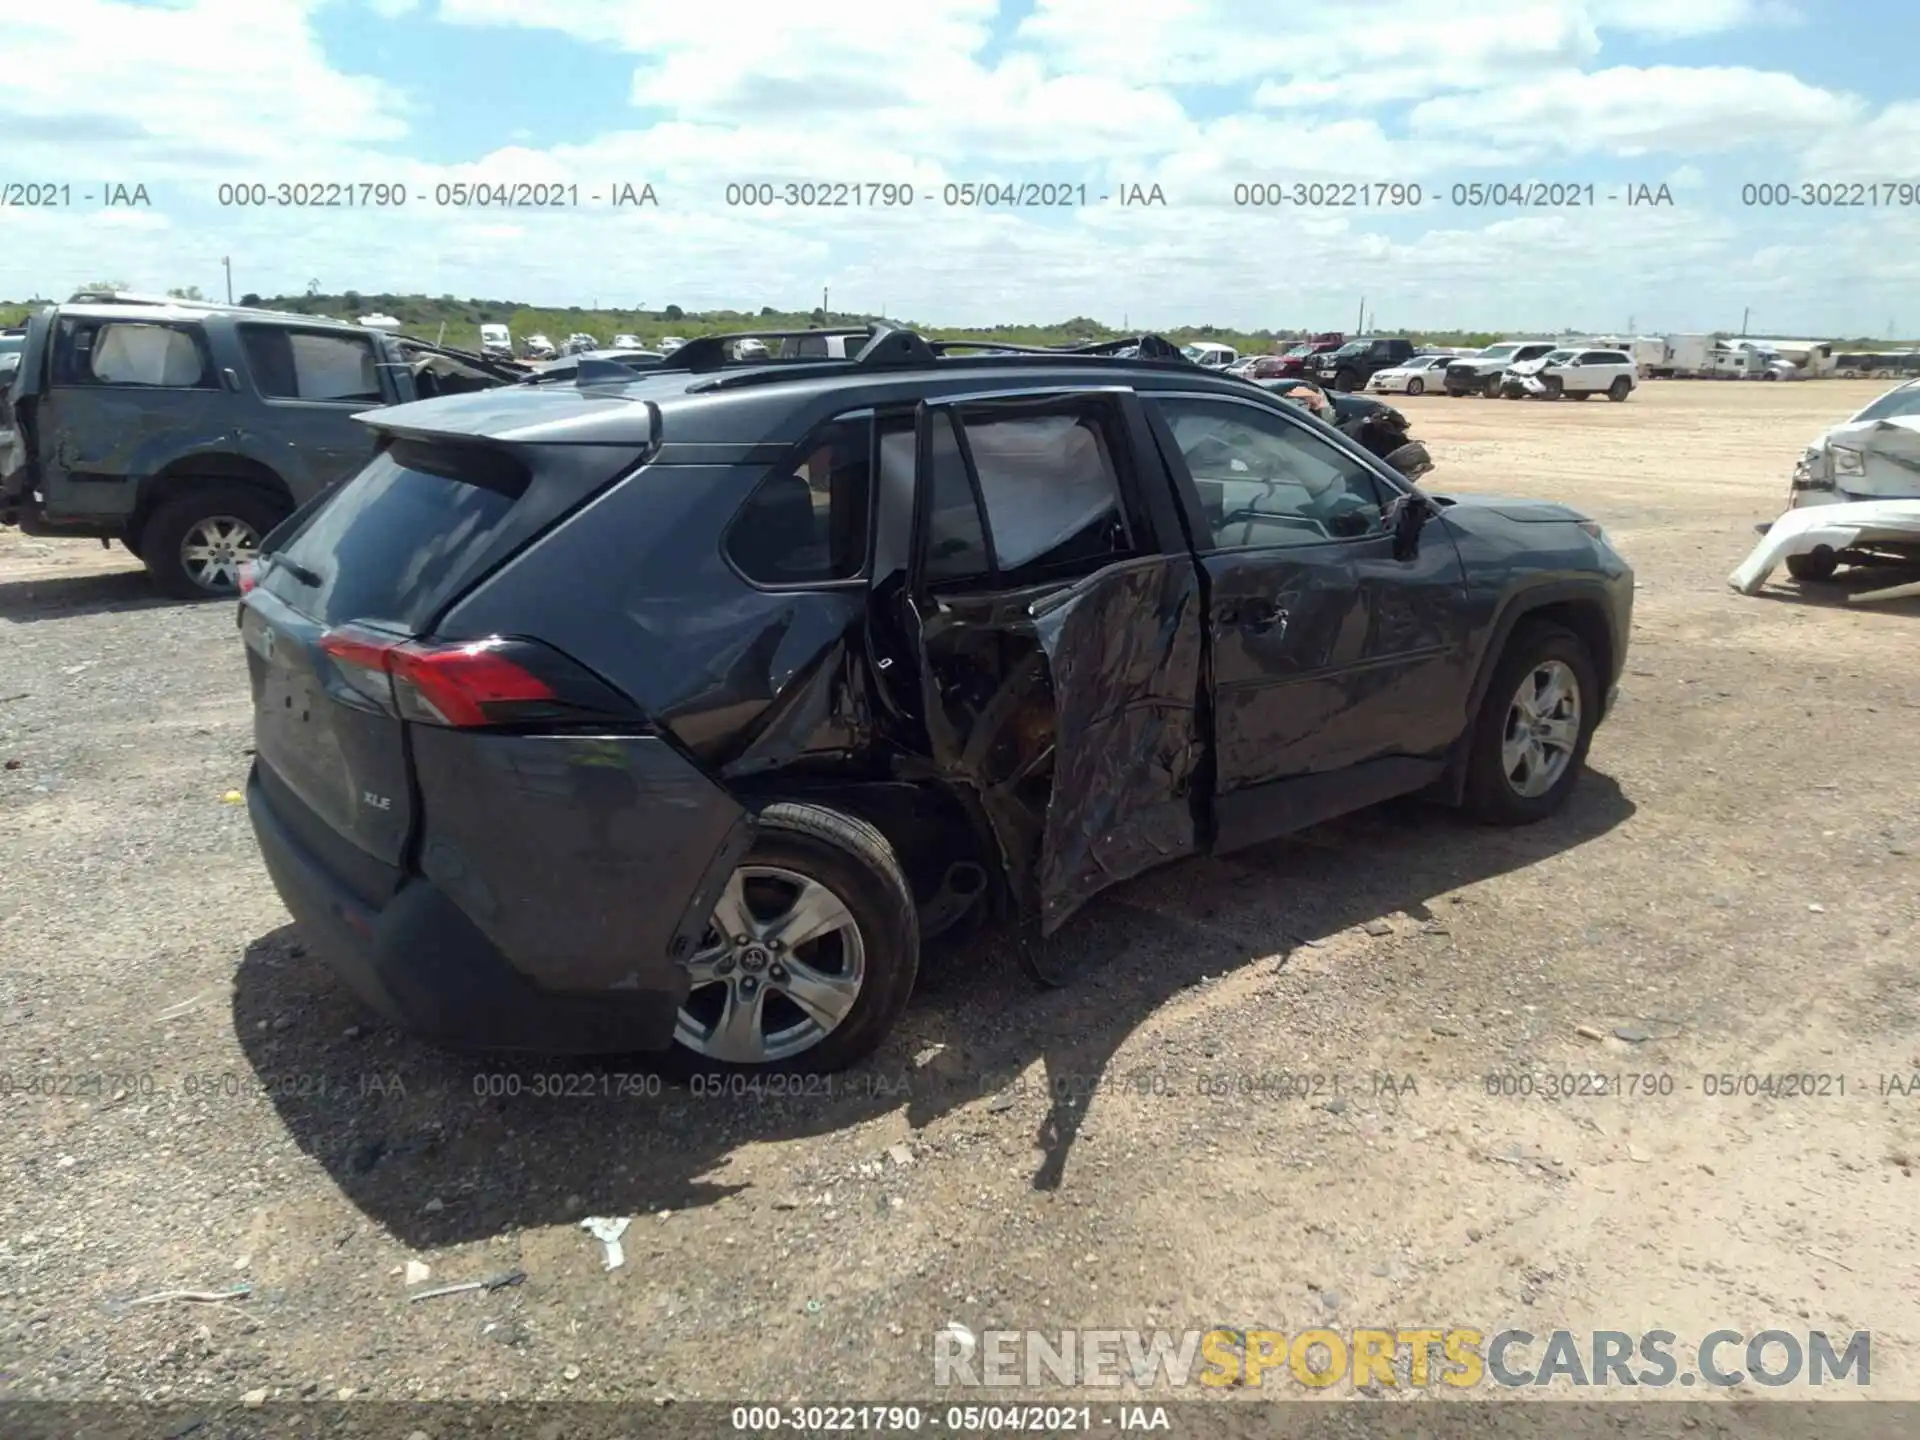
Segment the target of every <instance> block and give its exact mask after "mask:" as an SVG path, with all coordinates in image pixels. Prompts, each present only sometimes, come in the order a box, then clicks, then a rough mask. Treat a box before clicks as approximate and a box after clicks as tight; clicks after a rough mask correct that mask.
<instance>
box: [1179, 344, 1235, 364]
mask: <svg viewBox="0 0 1920 1440" xmlns="http://www.w3.org/2000/svg"><path fill="white" fill-rule="evenodd" d="M1180 353H1181V354H1182V355H1184V356H1186V357H1187V359H1189V360H1191V361H1192V362H1193V363H1194V364H1196V365H1198V366H1200V367H1201V368H1202V369H1203V370H1224V369H1226V368H1227V367H1228V366H1229V365H1231V364H1233V363H1234V362H1235V361H1236V360H1238V359H1239V358H1240V352H1239V351H1238V350H1236V349H1234V348H1233V346H1231V345H1215V344H1212V343H1208V344H1204V345H1182V346H1181V347H1180Z"/></svg>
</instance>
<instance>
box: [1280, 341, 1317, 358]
mask: <svg viewBox="0 0 1920 1440" xmlns="http://www.w3.org/2000/svg"><path fill="white" fill-rule="evenodd" d="M1313 349H1314V347H1313V342H1312V341H1310V340H1309V341H1308V342H1307V343H1306V344H1304V345H1296V346H1294V347H1293V348H1292V349H1291V350H1289V351H1287V352H1286V353H1287V354H1289V355H1311V354H1313Z"/></svg>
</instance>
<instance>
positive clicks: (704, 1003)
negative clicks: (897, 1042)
mask: <svg viewBox="0 0 1920 1440" xmlns="http://www.w3.org/2000/svg"><path fill="white" fill-rule="evenodd" d="M735 875H736V877H737V878H736V881H735V884H734V886H730V887H729V891H730V894H732V895H734V896H736V897H742V900H743V904H744V905H745V907H746V909H747V911H748V912H749V913H748V915H747V919H748V920H749V921H750V922H751V923H752V924H753V925H754V926H755V927H758V928H757V930H756V933H754V934H752V935H749V937H748V938H749V940H750V941H751V942H752V943H750V944H749V945H748V946H745V947H740V946H737V945H728V944H725V943H720V944H718V945H716V941H722V942H724V940H725V939H738V938H739V937H737V936H736V937H719V936H718V934H717V931H714V932H709V934H708V936H707V937H706V938H705V940H703V942H702V948H701V951H699V952H697V953H696V955H695V958H694V960H693V961H692V962H689V965H690V968H693V969H694V972H695V976H696V980H695V985H694V989H693V990H692V992H691V993H690V994H689V995H688V997H687V1003H686V1005H685V1006H683V1007H682V1009H681V1012H680V1021H679V1025H678V1027H677V1028H676V1033H675V1058H676V1060H677V1061H678V1062H679V1064H680V1065H681V1066H682V1067H684V1068H688V1069H691V1070H693V1071H696V1072H706V1073H723V1074H727V1073H730V1074H746V1075H782V1074H822V1073H827V1072H830V1071H835V1070H844V1069H845V1068H847V1067H848V1066H849V1065H853V1064H855V1063H857V1062H858V1061H861V1060H864V1059H865V1058H866V1057H867V1056H869V1055H871V1054H872V1053H873V1052H874V1051H875V1050H876V1049H878V1048H879V1046H880V1043H881V1042H882V1041H883V1040H884V1039H886V1037H887V1033H888V1032H889V1031H890V1030H892V1028H893V1026H894V1023H895V1022H896V1021H897V1020H898V1019H899V1018H900V1015H901V1012H903V1011H904V1010H905V1009H906V1006H907V1000H908V998H909V997H910V996H911V995H912V994H913V983H914V979H915V976H916V975H917V973H918V971H919V964H920V927H919V916H918V913H917V911H916V909H915V907H914V901H913V891H912V889H911V888H910V887H909V885H908V883H907V878H906V874H905V872H904V871H902V869H901V867H900V862H899V860H898V858H897V857H896V856H895V855H894V852H893V847H892V846H891V845H890V844H888V843H887V839H886V837H885V836H884V835H882V834H881V833H880V832H879V831H878V830H876V829H875V828H874V827H873V826H871V825H869V824H867V823H866V822H865V821H864V820H856V819H855V818H853V817H852V816H850V815H846V814H843V813H841V812H840V811H837V810H828V809H825V808H823V807H821V806H818V805H805V804H798V803H780V804H773V805H769V806H767V807H766V808H765V809H764V810H762V811H761V812H760V815H759V833H758V835H757V836H756V837H755V839H754V843H753V848H752V849H751V850H749V851H748V852H747V855H746V857H745V858H744V859H743V860H742V861H741V862H740V865H739V868H738V869H737V870H736V871H735ZM779 877H788V878H786V879H781V878H779ZM795 880H798V881H801V882H803V883H804V884H805V885H808V886H811V887H817V890H806V891H803V892H802V893H805V894H809V895H814V896H815V897H816V898H815V901H814V903H815V904H816V905H824V906H826V908H827V911H830V912H831V913H833V914H835V915H836V916H839V917H843V924H842V925H841V926H840V928H837V929H835V930H832V931H828V932H825V933H824V934H823V935H821V936H819V937H818V938H816V939H812V940H808V941H804V942H802V943H801V944H800V945H799V946H797V947H794V948H790V949H783V948H780V946H779V938H778V925H779V922H780V921H781V920H782V919H783V918H784V917H783V916H782V915H781V914H780V913H779V908H780V905H781V903H782V896H783V892H784V890H785V889H786V888H791V886H792V882H793V881H795ZM743 886H744V888H741V887H743ZM755 887H759V888H758V889H757V890H756V888H755ZM819 892H824V894H825V897H826V899H825V900H822V899H820V898H819ZM831 902H837V904H838V909H837V910H834V909H833V908H832V903H831ZM727 903H728V902H726V901H723V902H722V907H721V908H723V909H725V908H727ZM789 913H791V914H798V913H799V912H798V911H791V912H789ZM814 913H823V912H814ZM762 917H766V921H765V922H764V923H763V919H762ZM849 931H851V933H852V937H853V938H852V939H851V940H849V939H848V938H847V936H848V932H849ZM828 942H831V944H832V953H831V954H828V953H826V952H825V951H823V950H822V949H821V948H818V947H821V946H825V945H827V944H828ZM721 952H724V958H725V962H726V963H724V964H723V963H722V962H721V961H706V962H704V963H703V960H702V956H703V955H715V954H720V953H721ZM702 976H705V977H707V978H705V979H701V978H700V977H702ZM823 979H824V980H831V981H836V982H839V983H838V988H839V992H840V998H841V999H850V1003H849V1004H847V1005H846V1007H845V1008H844V1009H843V1010H842V1011H841V1012H840V1013H839V1014H838V1016H837V1018H834V1019H833V1020H832V1023H831V1024H823V1022H822V1021H821V1020H820V1018H819V1014H818V1012H817V1011H816V1010H815V1009H814V1008H812V1006H809V1007H808V1008H802V1007H801V1006H800V1005H799V1004H798V1003H796V1001H795V1000H794V999H793V998H792V997H793V995H794V994H796V993H810V994H811V995H813V996H815V997H819V996H821V995H824V994H826V993H827V991H826V989H825V987H824V986H822V985H821V981H822V980H823ZM849 982H851V983H849ZM803 986H804V987H806V989H805V990H804V991H803V988H802V987H803ZM755 997H757V998H755ZM776 997H777V998H776ZM815 1003H818V1001H817V1000H816V1002H815ZM742 1004H746V1005H750V1006H752V1024H751V1027H750V1030H751V1037H752V1040H753V1042H754V1043H755V1044H757V1045H758V1046H759V1048H760V1050H761V1053H762V1055H763V1056H764V1057H765V1058H758V1059H754V1058H747V1056H746V1054H745V1053H727V1052H728V1050H729V1048H730V1047H729V1046H728V1045H727V1044H726V1043H725V1041H724V1040H723V1039H722V1038H721V1037H720V1035H719V1031H720V1023H721V1018H722V1017H723V1016H724V1014H725V1013H726V1012H727V1011H728V1010H729V1009H731V1008H732V1007H734V1006H739V1005H742ZM809 1022H810V1023H811V1024H812V1025H813V1026H814V1028H815V1030H816V1031H817V1032H818V1033H814V1034H811V1035H809V1034H808V1033H807V1032H806V1031H805V1027H806V1025H807V1024H808V1023H809ZM796 1024H797V1025H798V1026H799V1027H800V1028H799V1030H797V1031H796V1029H795V1026H796ZM783 1035H785V1036H788V1037H789V1038H787V1039H786V1040H785V1041H781V1037H782V1036H783Z"/></svg>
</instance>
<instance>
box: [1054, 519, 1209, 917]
mask: <svg viewBox="0 0 1920 1440" xmlns="http://www.w3.org/2000/svg"><path fill="white" fill-rule="evenodd" d="M1203 608H1204V598H1203V596H1202V593H1201V588H1200V573H1199V568H1198V566H1197V565H1195V563H1194V561H1193V558H1192V557H1191V556H1189V555H1179V556H1153V557H1151V558H1149V559H1146V560H1141V561H1137V562H1135V563H1133V564H1131V565H1125V566H1117V567H1115V568H1114V569H1112V570H1107V571H1103V572H1101V573H1100V574H1099V575H1096V576H1094V577H1093V578H1092V579H1091V580H1089V581H1086V582H1084V583H1083V584H1081V585H1079V586H1076V587H1075V588H1074V589H1073V590H1071V591H1069V592H1067V593H1066V594H1065V595H1062V596H1061V597H1059V601H1058V602H1057V603H1056V604H1055V605H1053V606H1052V607H1051V608H1049V609H1047V610H1046V611H1045V613H1043V614H1042V615H1041V616H1040V619H1039V635H1040V640H1041V643H1042V645H1043V646H1044V647H1045V649H1046V653H1047V659H1048V663H1049V665H1050V667H1051V669H1052V675H1053V692H1054V696H1055V704H1056V707H1057V718H1056V722H1055V723H1056V757H1055V761H1054V781H1053V791H1052V796H1051V801H1050V804H1049V806H1048V809H1047V822H1046V843H1045V845H1044V846H1043V849H1042V856H1041V864H1040V885H1039V889H1040V897H1041V919H1042V924H1043V928H1044V929H1045V930H1046V931H1047V932H1048V933H1051V932H1052V931H1053V930H1054V929H1056V928H1057V927H1059V926H1060V925H1061V924H1062V923H1064V922H1065V921H1066V920H1067V918H1068V917H1069V916H1071V915H1072V914H1073V912H1074V911H1075V910H1077V909H1079V908H1080V906H1081V905H1083V904H1085V903H1086V901H1087V900H1088V899H1090V898H1091V897H1092V896H1094V895H1095V894H1097V893H1098V892H1099V891H1101V890H1103V889H1105V888H1106V887H1107V886H1109V885H1114V884H1118V883H1119V882H1120V881H1122V880H1128V879H1131V878H1132V877H1133V876H1135V875H1138V874H1140V873H1142V872H1143V871H1145V870H1148V869H1151V868H1152V867H1153V866H1155V865H1159V864H1162V863H1164V862H1166V861H1169V860H1178V859H1181V858H1183V857H1185V856H1187V855H1190V854H1192V853H1193V852H1194V850H1195V848H1196V845H1197V843H1198V840H1199V824H1198V806H1199V804H1200V802H1201V799H1202V797H1201V796H1200V795H1198V794H1196V792H1195V778H1196V775H1197V773H1198V772H1199V769H1200V765H1201V761H1202V759H1203V758H1204V755H1205V751H1206V743H1205V737H1204V736H1203V734H1202V733H1201V729H1200V724H1201V722H1200V717H1199V712H1198V698H1199V694H1200V685H1201V679H1202V646H1203V635H1204V616H1203Z"/></svg>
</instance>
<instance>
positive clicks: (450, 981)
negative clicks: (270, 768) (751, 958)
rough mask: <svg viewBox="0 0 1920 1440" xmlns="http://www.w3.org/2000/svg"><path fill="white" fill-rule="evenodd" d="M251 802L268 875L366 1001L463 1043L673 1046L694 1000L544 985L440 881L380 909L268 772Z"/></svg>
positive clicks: (407, 888)
mask: <svg viewBox="0 0 1920 1440" xmlns="http://www.w3.org/2000/svg"><path fill="white" fill-rule="evenodd" d="M247 809H248V813H249V815H250V816H251V818H252V821H253V831H254V835H255V836H256V838H257V839H258V841H259V844H260V853H261V855H262V857H263V858H264V859H265V861H266V865H267V873H268V874H269V875H270V876H271V877H272V879H273V884H274V888H275V889H276V890H277V891H279V893H280V898H281V900H282V902H284V903H285V905H286V907H287V910H288V912H289V913H290V914H291V915H292V916H293V918H294V920H295V922H296V923H297V924H298V925H299V927H300V929H301V931H302V933H303V934H304V935H305V936H306V938H307V939H308V941H309V943H311V944H312V945H313V947H314V948H315V950H316V951H318V952H319V953H320V954H321V956H322V957H323V958H324V959H326V960H327V962H328V963H329V964H330V965H331V966H332V968H333V969H334V971H335V972H336V973H337V974H338V975H339V976H340V978H341V980H342V982H343V983H345V984H346V986H347V987H348V988H349V989H350V990H352V991H353V993H354V994H355V995H357V996H358V997H359V998H360V999H361V1000H362V1001H363V1002H364V1003H365V1004H367V1005H368V1006H369V1007H371V1008H372V1009H374V1010H376V1011H378V1012H379V1013H380V1014H382V1015H384V1016H386V1017H387V1018H388V1019H389V1020H392V1021H393V1022H395V1023H396V1024H398V1025H401V1026H403V1027H405V1028H406V1029H408V1030H411V1031H414V1032H416V1033H417V1034H419V1035H420V1036H422V1037H423V1038H425V1039H428V1040H431V1041H434V1042H435V1043H438V1044H441V1045H445V1046H448V1047H450V1048H454V1049H462V1050H520V1051H530V1052H535V1053H541V1054H614V1053H624V1052H634V1051H644V1050H664V1049H666V1048H667V1047H668V1046H669V1045H671V1044H672V1041H673V1028H674V1022H675V1018H676V1016H677V1014H678V1011H679V1006H680V1001H681V999H682V996H681V995H679V994H677V993H671V992H667V991H661V990H646V989H620V990H602V991H597V992H593V993H586V994H571V993H557V992H554V991H551V990H547V989H544V988H542V987H540V986H538V985H536V984H534V983H533V981H532V980H530V979H529V978H528V977H527V975H526V974H525V973H523V972H522V971H520V970H519V969H517V968H515V966H514V965H513V964H512V963H511V962H510V961H509V960H508V959H507V957H506V956H505V955H504V954H503V953H502V952H501V951H500V949H499V948H498V947H497V946H496V945H494V943H493V942H492V941H491V940H489V939H488V938H487V937H486V936H485V935H484V934H483V933H482V932H481V931H480V929H479V928H478V927H477V926H476V925H475V924H474V923H473V922H472V921H471V920H470V919H468V918H467V916H466V914H465V913H464V912H463V911H462V910H461V909H460V907H459V906H457V905H456V904H454V902H453V901H452V900H451V899H450V898H448V896H447V895H446V893H445V892H444V891H442V890H441V889H440V888H439V887H438V886H436V885H434V884H433V883H432V882H430V881H427V880H424V879H419V878H414V879H410V880H409V881H408V882H407V883H406V884H404V885H402V886H401V888H400V889H399V891H398V892H397V893H395V895H394V896H393V898H392V899H390V900H388V901H387V902H386V903H385V904H384V905H382V906H381V907H380V908H378V909H374V908H370V907H369V906H367V905H365V904H363V903H362V902H361V901H359V900H358V899H356V898H354V896H353V895H352V894H351V893H350V892H349V891H348V890H347V889H346V888H345V887H344V886H342V885H341V884H340V883H339V881H337V880H336V879H335V878H334V877H333V876H332V875H331V874H330V873H329V872H328V870H327V869H326V867H325V866H324V865H323V864H322V863H321V862H320V861H319V860H318V859H317V858H316V857H315V856H314V855H313V853H312V852H311V851H310V850H308V849H307V848H306V847H305V846H303V845H302V844H301V843H300V842H299V840H298V839H297V838H296V837H295V836H294V835H293V833H292V831H291V830H289V829H288V827H287V826H286V825H285V824H284V823H283V822H282V821H281V819H280V818H279V816H277V815H276V814H275V813H274V810H273V807H272V804H271V803H270V802H269V801H268V799H267V798H266V795H265V794H264V792H263V791H262V789H261V786H260V782H259V779H258V776H257V775H256V776H250V777H249V778H248V781H247Z"/></svg>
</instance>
